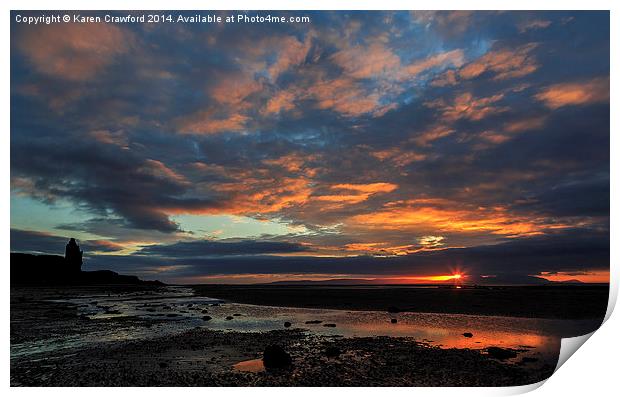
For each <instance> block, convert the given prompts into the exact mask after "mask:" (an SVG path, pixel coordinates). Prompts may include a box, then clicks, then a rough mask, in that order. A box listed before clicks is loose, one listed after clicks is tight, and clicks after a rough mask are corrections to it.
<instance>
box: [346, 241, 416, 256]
mask: <svg viewBox="0 0 620 397" xmlns="http://www.w3.org/2000/svg"><path fill="white" fill-rule="evenodd" d="M343 248H344V250H345V251H352V252H356V253H359V254H364V255H368V254H371V255H388V256H399V255H407V254H411V253H414V252H416V251H417V249H416V247H415V246H414V245H411V244H410V245H397V246H395V245H391V244H390V243H385V242H381V243H352V244H346V245H345V246H344V247H343Z"/></svg>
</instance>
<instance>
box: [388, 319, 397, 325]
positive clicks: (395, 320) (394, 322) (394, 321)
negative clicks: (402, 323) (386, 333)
mask: <svg viewBox="0 0 620 397" xmlns="http://www.w3.org/2000/svg"><path fill="white" fill-rule="evenodd" d="M390 322H391V323H392V324H396V323H397V322H398V320H397V319H395V318H393V319H391V320H390Z"/></svg>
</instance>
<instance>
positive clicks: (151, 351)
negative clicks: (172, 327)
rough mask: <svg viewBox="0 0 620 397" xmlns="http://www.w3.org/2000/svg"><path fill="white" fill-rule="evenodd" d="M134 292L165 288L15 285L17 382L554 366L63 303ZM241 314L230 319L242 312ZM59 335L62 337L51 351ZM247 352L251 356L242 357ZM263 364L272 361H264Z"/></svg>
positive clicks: (504, 353)
mask: <svg viewBox="0 0 620 397" xmlns="http://www.w3.org/2000/svg"><path fill="white" fill-rule="evenodd" d="M136 292H138V293H139V294H141V295H139V297H141V298H148V297H149V296H150V295H151V294H158V293H161V290H160V289H157V288H155V287H148V288H147V287H128V286H107V287H96V288H95V287H84V288H71V289H57V288H37V289H32V288H27V289H24V288H12V289H11V385H12V386H509V385H523V384H529V383H535V382H538V381H540V380H543V379H545V378H547V377H549V376H550V375H551V374H552V373H553V370H554V366H553V364H554V363H552V362H549V361H547V362H544V361H537V359H535V358H533V357H528V355H527V353H523V355H519V357H518V358H516V359H515V357H516V356H517V354H516V353H515V352H516V351H512V350H510V349H501V348H496V349H491V348H486V349H485V348H480V349H474V348H472V349H467V348H450V349H448V348H442V347H439V346H436V345H431V344H429V343H427V342H426V341H420V340H414V339H413V338H411V337H342V336H340V335H338V334H333V335H322V334H317V333H316V332H311V331H309V330H307V329H301V328H296V327H299V326H303V325H304V324H298V325H296V324H291V323H286V324H285V323H284V322H283V323H282V327H283V328H282V329H281V330H273V331H262V332H238V331H230V330H228V331H227V330H214V329H209V328H206V327H196V328H190V329H186V330H184V331H182V332H176V333H169V334H165V335H162V336H152V335H150V336H148V337H138V338H133V337H129V338H125V337H124V335H128V336H131V335H135V334H136V333H138V334H139V333H141V332H144V330H156V329H158V328H159V327H160V326H164V327H165V325H166V324H170V323H169V322H170V321H175V320H174V318H173V317H170V318H168V316H158V317H153V318H142V317H136V316H131V315H125V316H118V317H115V316H111V317H109V318H90V317H88V316H85V315H83V314H80V310H79V307H78V306H76V305H74V304H70V303H66V302H63V301H62V298H70V297H76V296H77V297H88V298H87V299H88V300H90V299H91V298H90V296H100V298H99V299H103V298H102V297H108V296H110V297H112V298H113V299H118V297H122V296H125V295H124V294H134V295H133V297H134V299H135V298H136V295H135V293H136ZM93 299H94V298H93ZM91 303H93V302H91ZM97 304H101V302H98V303H97ZM189 306H190V304H185V306H180V307H179V308H178V309H175V310H181V311H185V312H190V311H192V309H195V310H194V311H196V312H197V313H201V314H200V316H203V314H202V313H203V312H205V311H206V310H203V309H204V308H203V307H197V306H196V305H193V306H192V307H189ZM213 306H215V307H213ZM227 307H228V306H227V305H223V306H219V305H218V304H212V307H210V308H209V311H208V312H209V313H211V314H212V315H216V314H214V313H215V310H217V311H218V313H220V314H219V316H220V317H221V316H223V315H224V314H223V313H225V312H226V310H227V309H226V308H227ZM232 308H233V307H232V306H231V308H230V309H229V310H233V309H232ZM233 313H234V312H232V311H231V312H230V314H231V315H230V318H231V320H232V319H233V318H235V319H236V318H243V317H235V314H233ZM236 315H237V316H241V314H236ZM204 317H209V319H205V318H202V320H203V321H205V322H209V323H210V322H212V321H215V320H211V316H204ZM328 324H329V323H326V324H325V325H328ZM287 325H288V327H287ZM329 325H335V324H329ZM317 327H318V325H317ZM321 328H323V327H322V326H321ZM334 329H336V330H338V329H339V328H334ZM106 332H110V333H114V334H115V335H120V337H119V338H118V339H113V340H106V341H101V340H98V339H97V338H96V337H94V336H92V337H90V338H92V343H91V342H88V344H87V345H86V346H84V345H83V344H82V345H79V346H78V345H72V343H71V341H72V338H74V337H75V336H76V335H84V334H89V335H98V334H105V333H106ZM462 337H463V338H466V337H467V336H462ZM54 341H61V342H62V345H61V346H56V348H54V349H48V347H49V345H50V343H55V342H54ZM274 346H276V348H275V349H274V348H273V347H274ZM270 347H271V348H270ZM24 348H25V350H24ZM20 349H22V350H23V351H25V352H26V353H25V354H22V351H21V350H20ZM269 349H271V352H272V353H273V352H274V351H275V352H276V355H275V361H274V360H272V359H266V360H263V358H265V357H264V354H265V352H266V350H267V351H270V350H269ZM278 355H279V356H280V358H278ZM272 356H273V355H272ZM282 357H283V359H282ZM248 360H253V361H252V362H250V363H248V364H250V365H244V364H243V363H247V362H248ZM269 362H271V363H273V362H276V363H278V362H280V363H282V362H284V365H282V366H281V368H277V367H278V366H279V365H278V364H275V365H272V364H269ZM240 364H241V365H240ZM263 364H269V365H267V368H266V369H265V368H264V366H263ZM244 368H249V369H250V370H243V369H244Z"/></svg>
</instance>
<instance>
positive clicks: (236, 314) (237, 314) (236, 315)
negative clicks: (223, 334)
mask: <svg viewBox="0 0 620 397" xmlns="http://www.w3.org/2000/svg"><path fill="white" fill-rule="evenodd" d="M233 316H235V317H239V316H241V313H235V314H233Z"/></svg>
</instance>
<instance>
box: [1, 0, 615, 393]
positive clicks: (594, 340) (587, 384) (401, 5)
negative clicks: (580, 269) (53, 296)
mask: <svg viewBox="0 0 620 397" xmlns="http://www.w3.org/2000/svg"><path fill="white" fill-rule="evenodd" d="M618 4H620V2H618V1H613V0H588V1H583V0H582V1H577V0H563V1H561V2H560V1H557V0H556V1H553V0H521V1H515V0H510V1H508V0H506V1H501V2H500V1H497V0H469V1H455V0H435V1H433V2H431V3H429V2H421V1H418V2H413V1H404V0H381V1H371V0H357V1H354V0H346V1H334V0H313V1H309V0H306V1H299V0H289V1H283V0H279V1H278V0H263V1H257V0H228V1H222V0H217V1H195V0H192V1H187V0H175V1H162V0H151V1H148V0H140V1H132V2H128V1H127V0H107V1H101V0H92V1H88V2H84V1H78V0H70V1H67V0H61V1H55V2H54V3H50V2H48V1H47V2H46V1H42V0H37V1H25V0H21V1H15V0H9V1H4V2H2V6H1V7H2V8H3V11H4V13H3V14H2V16H3V18H2V19H1V22H0V23H1V24H2V32H3V40H2V44H1V45H2V51H3V52H2V53H3V54H4V56H3V57H2V77H3V78H2V89H3V93H4V95H2V106H1V109H0V111H1V112H2V116H3V117H2V119H1V120H2V123H3V126H4V129H3V133H2V137H1V138H0V139H2V142H1V144H0V158H1V159H2V161H3V162H4V168H3V172H2V176H3V185H2V199H1V205H2V212H1V216H2V220H3V224H4V227H0V236H1V239H0V244H1V245H2V248H3V252H5V253H7V254H8V252H9V251H10V241H9V239H10V235H9V229H10V203H9V197H10V134H9V131H10V122H9V117H10V74H9V67H10V57H9V56H8V54H9V49H10V37H9V34H10V23H9V22H10V21H9V19H10V17H9V10H11V9H34V10H39V9H40V10H45V9H59V10H63V9H67V10H71V9H75V10H80V9H81V10H97V9H101V10H108V9H109V10H113V9H119V10H123V9H127V10H130V9H133V10H157V9H162V10H165V9H173V10H188V9H197V10H204V9H212V10H315V9H317V10H334V9H341V10H351V9H363V10H398V9H401V10H409V9H418V10H424V9H433V10H442V9H448V10H462V9H465V10H467V9H470V10H502V9H503V10H611V11H612V12H611V66H612V73H611V75H612V76H611V88H612V89H611V103H612V111H611V131H612V132H614V131H617V126H618V117H617V114H618V110H619V109H618V106H617V102H616V101H614V98H615V97H616V96H615V95H614V93H616V92H618V79H617V78H615V76H616V72H617V71H618V51H617V43H618V40H617V39H616V38H617V37H618V29H617V26H618V22H620V18H619V17H618V12H617V10H618V9H619V8H620V6H619V5H618ZM613 149H618V139H617V138H616V137H615V135H614V134H613V133H612V134H611V151H612V153H614V152H617V150H615V151H614V150H613ZM619 161H620V160H618V159H617V157H614V156H613V155H612V157H611V175H612V184H611V202H612V206H611V224H612V232H611V247H612V248H611V263H612V269H611V270H612V272H611V273H612V275H611V291H610V302H611V303H612V304H611V305H610V306H609V308H608V313H607V318H609V315H610V314H611V311H612V308H613V305H614V304H615V301H616V298H617V294H618V266H614V263H615V262H616V260H617V259H618V250H617V249H615V247H617V246H618V243H619V242H620V241H619V238H618V234H617V233H615V227H614V226H615V225H617V221H618V216H617V211H616V208H617V205H618V203H620V201H619V200H620V195H619V194H618V193H619V192H618V184H617V178H616V176H617V171H618V164H619ZM3 258H4V261H2V270H1V272H2V273H1V276H2V280H3V283H4V291H5V295H4V299H3V301H2V311H3V322H4V324H3V326H2V329H1V332H2V338H3V341H4V342H5V343H4V344H3V345H2V353H3V357H4V358H5V359H4V360H3V361H2V364H1V366H2V373H3V374H4V381H5V387H8V385H9V359H8V357H9V329H10V326H9V290H10V289H9V277H8V272H9V270H8V269H9V266H8V265H9V264H8V255H5V256H3ZM617 317H618V316H617V315H616V316H615V317H612V318H611V319H610V320H608V321H607V322H606V323H605V324H604V325H603V326H602V327H601V330H599V331H596V332H594V335H591V338H590V340H589V341H588V343H587V347H586V348H584V349H580V350H579V351H578V352H577V353H576V356H577V358H575V359H572V360H568V362H566V364H564V365H563V366H562V368H561V370H560V371H559V372H558V373H556V374H554V375H553V376H552V377H551V378H550V379H549V381H548V382H547V383H548V384H547V385H545V387H542V388H538V387H539V386H540V385H541V384H542V383H545V382H541V383H539V384H536V385H529V386H519V387H512V388H455V389H451V388H442V387H438V388H423V389H420V388H416V389H411V388H389V390H383V388H381V389H374V388H373V389H371V388H357V389H356V390H355V392H356V393H359V394H360V395H361V396H370V395H375V394H376V393H383V392H386V393H390V394H391V395H393V396H405V395H407V396H409V395H410V393H423V394H424V395H438V396H445V395H455V394H458V395H460V396H462V395H465V396H469V395H471V396H480V395H512V394H519V393H524V392H527V391H531V390H533V389H536V388H538V389H537V390H536V391H535V392H534V393H537V394H539V395H540V394H541V393H543V394H548V393H552V394H554V395H560V394H561V395H568V396H571V395H583V394H584V393H589V394H592V393H593V395H598V394H602V395H609V394H612V393H613V392H611V391H612V390H617V382H616V377H617V370H616V369H615V368H618V366H617V365H618V364H617V357H618V356H619V353H620V349H619V348H618V345H619V343H618V342H617V339H616V336H617V335H620V322H619V320H618V319H617ZM582 339H586V340H587V339H588V338H582ZM385 389H388V388H385ZM178 391H179V389H176V388H149V390H144V392H145V393H152V394H153V395H154V396H168V395H169V394H170V393H171V392H172V393H174V392H178ZM342 391H344V390H341V389H338V388H321V389H319V390H314V389H311V388H295V389H290V388H276V389H274V388H270V389H261V388H252V389H249V388H237V389H235V388H219V389H210V390H208V391H206V390H203V389H202V388H191V389H183V393H184V394H185V393H187V394H194V395H201V396H204V394H205V393H209V394H215V395H218V396H219V395H227V396H228V395H232V396H235V395H241V394H243V393H252V394H253V395H258V396H266V395H272V394H273V393H276V394H283V395H284V394H290V393H295V395H296V396H297V397H306V396H307V397H316V395H317V394H320V395H325V394H327V395H334V394H336V393H340V392H342ZM10 392H11V393H14V394H15V395H27V396H28V395H32V394H35V393H37V394H38V393H45V394H46V395H50V396H65V395H71V396H72V395H76V396H77V395H83V394H84V393H88V394H89V395H94V396H102V397H103V396H106V397H107V395H108V393H110V390H108V389H103V388H91V389H88V390H85V389H78V388H75V389H49V388H43V389H41V388H39V389H27V388H11V389H10ZM114 392H115V393H119V394H121V395H125V394H127V395H129V394H130V393H131V394H133V393H135V391H134V390H131V389H130V388H117V389H114Z"/></svg>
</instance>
